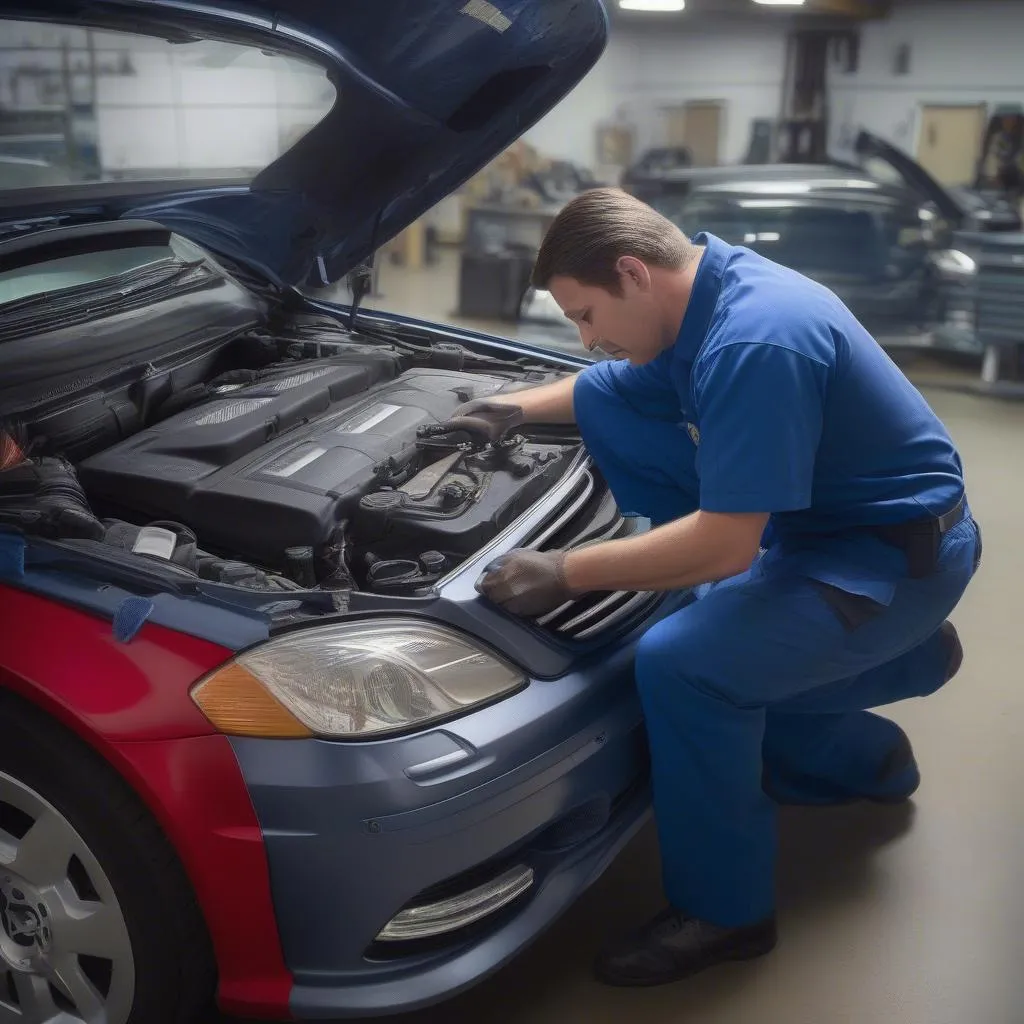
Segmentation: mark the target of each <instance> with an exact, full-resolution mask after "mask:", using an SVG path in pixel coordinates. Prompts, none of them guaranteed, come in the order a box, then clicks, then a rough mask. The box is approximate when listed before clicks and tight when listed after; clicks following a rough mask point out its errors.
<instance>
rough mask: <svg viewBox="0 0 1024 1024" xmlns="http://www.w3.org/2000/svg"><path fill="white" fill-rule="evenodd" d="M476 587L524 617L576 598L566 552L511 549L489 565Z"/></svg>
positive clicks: (504, 606)
mask: <svg viewBox="0 0 1024 1024" xmlns="http://www.w3.org/2000/svg"><path fill="white" fill-rule="evenodd" d="M476 589H477V591H478V592H479V593H481V594H483V595H484V597H486V598H487V599H488V600H490V601H493V602H494V603H495V604H497V605H501V607H502V608H504V609H505V610H506V611H508V612H511V613H512V614H513V615H523V616H537V615H544V614H546V613H547V612H550V611H554V610H555V609H556V608H558V607H559V606H560V605H563V604H565V603H566V601H568V600H570V599H571V598H572V597H573V592H572V590H571V589H570V587H569V584H568V583H567V582H566V579H565V552H564V551H529V550H516V551H510V552H509V553H508V554H507V555H502V557H501V558H499V559H497V560H496V561H494V562H492V563H491V565H489V566H488V567H487V570H486V571H485V572H484V574H483V576H481V577H480V579H479V580H477V584H476Z"/></svg>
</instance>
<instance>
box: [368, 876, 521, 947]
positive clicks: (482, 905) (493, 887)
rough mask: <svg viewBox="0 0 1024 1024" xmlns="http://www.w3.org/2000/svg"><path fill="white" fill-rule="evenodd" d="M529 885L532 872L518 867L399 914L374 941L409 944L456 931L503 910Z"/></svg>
mask: <svg viewBox="0 0 1024 1024" xmlns="http://www.w3.org/2000/svg"><path fill="white" fill-rule="evenodd" d="M531 885H533V868H528V867H524V866H522V865H520V866H519V867H515V868H512V869H510V870H509V871H506V872H505V873H504V874H503V875H499V876H498V877H497V878H495V879H492V880H491V881H490V882H485V883H484V884H483V885H478V886H477V887H476V888H475V889H469V890H467V891H466V892H463V893H459V894H458V895H457V896H449V897H448V898H447V899H443V900H437V901H436V902H434V903H424V904H422V905H421V906H418V907H409V908H407V909H406V910H403V911H402V912H401V913H400V914H397V915H396V916H395V917H393V918H392V919H391V920H390V921H389V922H388V923H387V924H386V925H385V926H384V928H383V929H382V930H381V933H380V934H379V935H378V936H377V941H378V942H409V941H412V940H414V939H429V938H432V937H433V936H435V935H444V934H446V933H448V932H454V931H457V930H458V929H459V928H465V927H466V926H467V925H470V924H473V923H474V922H476V921H479V920H481V919H482V918H485V917H487V916H488V915H489V914H493V913H494V912H495V911H497V910H500V909H501V908H502V907H504V906H507V905H508V904H509V903H511V902H512V901H513V900H514V899H516V897H518V896H521V895H522V894H523V893H524V892H526V890H527V889H529V888H530V886H531Z"/></svg>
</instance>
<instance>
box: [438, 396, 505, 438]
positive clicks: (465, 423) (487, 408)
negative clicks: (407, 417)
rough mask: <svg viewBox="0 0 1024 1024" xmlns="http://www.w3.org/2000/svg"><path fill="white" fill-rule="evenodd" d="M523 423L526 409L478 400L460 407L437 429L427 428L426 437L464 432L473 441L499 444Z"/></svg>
mask: <svg viewBox="0 0 1024 1024" xmlns="http://www.w3.org/2000/svg"><path fill="white" fill-rule="evenodd" d="M523 421H524V416H523V410H522V409H520V408H519V406H518V405H512V404H511V403H510V402H495V401H493V400H492V399H489V398H477V399H474V400H473V401H472V402H466V403H465V404H464V405H460V406H459V407H458V409H456V410H455V412H454V413H453V414H452V417H451V419H449V420H446V421H445V422H444V423H438V424H437V426H431V427H428V428H427V429H426V430H425V431H424V434H425V435H426V436H428V437H435V436H437V435H438V434H453V433H455V431H457V430H462V431H465V432H466V433H467V434H469V435H471V436H472V437H473V438H475V439H477V440H479V441H483V442H489V443H490V444H496V443H497V442H498V441H500V440H501V439H502V438H503V437H504V436H505V435H506V434H507V433H508V432H509V431H510V430H514V429H515V428H516V427H518V426H520V425H521V424H522V423H523Z"/></svg>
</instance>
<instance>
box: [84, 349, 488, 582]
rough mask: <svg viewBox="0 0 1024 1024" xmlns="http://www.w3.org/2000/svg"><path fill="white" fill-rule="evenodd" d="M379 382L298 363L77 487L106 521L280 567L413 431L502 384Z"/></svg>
mask: <svg viewBox="0 0 1024 1024" xmlns="http://www.w3.org/2000/svg"><path fill="white" fill-rule="evenodd" d="M382 372H384V371H383V370H382V364H380V363H377V362H375V361H370V360H367V362H366V363H365V364H360V363H358V362H355V363H353V362H352V361H351V360H348V359H346V360H333V359H325V360H322V361H316V362H310V363H297V364H296V365H295V366H294V367H290V368H288V370H287V371H282V372H281V373H280V374H277V375H271V376H270V377H268V378H267V379H264V380H262V381H261V382H260V383H258V384H256V385H253V386H249V387H244V388H239V389H237V390H234V391H231V392H230V393H228V394H226V395H224V396H223V397H222V398H219V399H217V400H214V401H210V402H206V403H204V404H202V405H199V406H197V407H195V408H193V409H189V410H186V411H185V412H182V413H179V414H177V415H175V416H172V417H170V418H169V419H166V420H164V421H163V422H161V423H159V424H157V425H156V426H155V427H152V428H150V429H148V430H145V431H143V432H141V433H139V434H137V435H135V436H134V437H132V438H129V439H128V440H127V441H124V442H122V443H120V444H117V445H115V446H114V447H112V448H109V449H107V450H106V451H104V452H102V453H100V454H99V455H96V456H93V457H92V458H89V459H87V460H85V461H84V462H82V463H81V464H80V466H79V475H80V478H81V481H82V483H83V485H84V486H85V489H86V491H87V492H88V494H89V498H90V500H91V502H92V504H93V506H94V507H95V508H97V509H98V510H100V509H101V510H102V512H103V513H104V514H106V515H112V516H117V517H119V518H123V519H128V520H136V521H142V522H145V521H146V520H147V519H174V520H177V521H179V522H182V523H186V524H188V525H189V526H190V527H191V528H192V529H193V530H194V531H195V533H196V534H197V535H198V537H199V538H200V540H201V542H202V544H203V546H204V547H206V548H207V549H209V550H213V551H215V552H223V553H226V554H230V555H231V556H232V557H235V558H242V559H246V560H250V561H253V562H255V563H256V564H258V565H262V566H268V567H272V568H280V567H283V566H284V565H285V564H286V557H285V554H284V552H285V550H286V549H287V548H290V547H296V546H307V545H310V546H313V547H316V548H320V547H321V546H324V545H327V544H329V543H330V541H331V539H332V536H333V534H334V533H335V531H336V528H337V526H338V524H339V522H340V521H342V520H345V519H348V518H350V516H351V514H352V512H353V511H354V509H355V506H356V504H357V503H358V501H359V498H360V497H361V496H362V495H363V494H365V493H367V492H368V491H369V490H371V489H372V488H373V487H375V486H376V478H375V473H374V467H375V466H376V465H377V464H378V463H380V462H381V461H382V460H384V459H386V458H387V457H388V456H391V455H396V454H398V453H399V452H400V451H401V450H402V448H403V447H405V446H407V445H409V444H410V443H412V442H413V440H414V439H415V436H416V428H417V427H419V426H421V425H423V424H428V423H438V422H440V421H442V420H443V419H446V418H447V417H449V416H450V415H451V414H452V413H453V412H454V411H455V409H456V408H457V407H458V406H459V405H460V404H461V403H463V402H465V401H468V400H470V399H472V398H479V397H484V396H486V395H490V394H494V393H495V392H497V391H498V390H500V389H501V388H502V387H503V386H505V385H507V383H508V381H507V380H505V379H504V378H501V377H489V376H485V375H482V374H474V373H458V372H452V371H445V370H433V369H416V370H410V371H408V372H406V373H403V374H401V375H400V376H398V377H397V378H395V379H394V380H391V381H386V382H383V383H381V382H380V377H379V375H380V374H381V373H382Z"/></svg>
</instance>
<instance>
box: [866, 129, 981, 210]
mask: <svg viewBox="0 0 1024 1024" xmlns="http://www.w3.org/2000/svg"><path fill="white" fill-rule="evenodd" d="M853 149H854V153H856V155H857V157H858V158H859V159H861V160H863V159H865V158H869V157H874V158H875V159H878V160H881V161H883V162H884V163H887V164H888V165H889V166H890V167H892V169H893V170H894V171H895V172H896V173H897V174H898V175H899V177H900V178H901V179H902V180H903V182H904V184H905V185H906V186H907V188H909V189H910V190H911V191H912V192H916V193H917V194H918V195H919V196H922V197H923V198H924V199H926V200H929V201H930V202H932V203H933V204H934V205H935V208H936V209H937V210H938V211H939V213H940V214H941V215H942V216H943V217H945V218H946V219H947V220H949V221H952V222H953V223H954V224H959V223H960V222H961V221H962V220H963V219H964V218H965V217H966V216H968V214H969V212H970V211H969V210H968V208H967V207H966V206H965V205H964V204H962V203H961V202H960V201H959V200H958V199H957V198H956V196H954V195H953V194H952V193H950V192H949V190H948V189H947V188H946V187H945V186H944V185H942V184H940V183H939V182H938V181H936V179H935V178H933V177H932V176H931V174H929V173H928V171H926V170H925V169H924V168H923V167H922V166H921V165H920V164H919V163H918V162H917V161H916V160H914V159H913V157H911V156H908V155H907V154H906V153H904V152H903V151H902V150H901V149H897V148H896V147H895V146H891V145H890V144H889V143H888V142H884V141H883V140H882V139H880V138H878V136H877V135H872V134H871V133H870V132H866V131H861V132H858V134H857V139H856V141H855V142H854V144H853Z"/></svg>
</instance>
